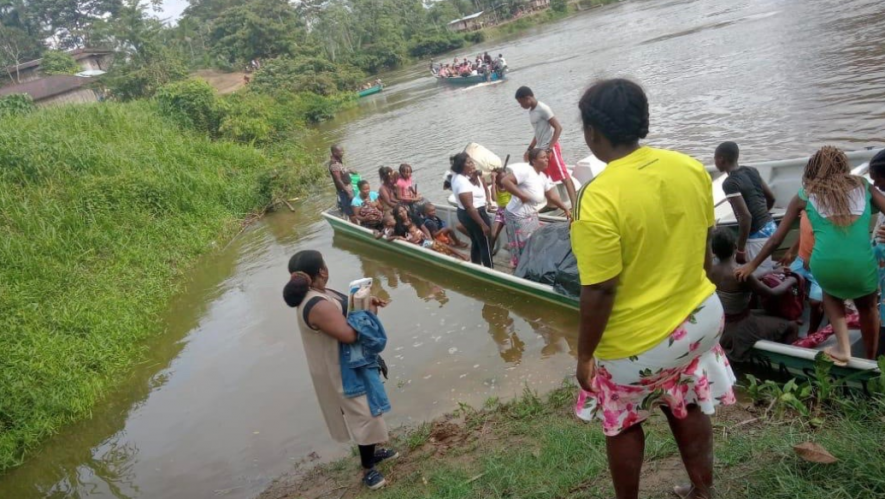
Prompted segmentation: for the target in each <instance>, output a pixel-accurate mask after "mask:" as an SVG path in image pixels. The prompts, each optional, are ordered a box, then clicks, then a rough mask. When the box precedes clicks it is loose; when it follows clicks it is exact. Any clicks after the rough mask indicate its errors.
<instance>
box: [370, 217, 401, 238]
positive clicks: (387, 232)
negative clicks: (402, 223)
mask: <svg viewBox="0 0 885 499" xmlns="http://www.w3.org/2000/svg"><path fill="white" fill-rule="evenodd" d="M382 237H383V238H384V239H387V240H388V241H393V240H394V239H396V220H395V219H394V218H393V214H392V213H387V214H386V215H384V217H383V218H382V219H381V230H376V231H375V239H381V238H382Z"/></svg>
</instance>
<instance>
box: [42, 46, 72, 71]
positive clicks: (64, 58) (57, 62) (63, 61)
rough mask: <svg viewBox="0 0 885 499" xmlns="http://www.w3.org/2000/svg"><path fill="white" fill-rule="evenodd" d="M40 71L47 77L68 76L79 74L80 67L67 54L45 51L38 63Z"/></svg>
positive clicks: (59, 51)
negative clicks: (47, 75)
mask: <svg viewBox="0 0 885 499" xmlns="http://www.w3.org/2000/svg"><path fill="white" fill-rule="evenodd" d="M40 69H41V70H42V71H43V72H44V73H46V74H49V75H69V74H75V73H79V72H80V65H79V64H77V61H75V60H74V58H73V57H71V55H70V54H68V53H67V52H63V51H61V50H47V51H46V52H45V53H44V54H43V60H42V61H40Z"/></svg>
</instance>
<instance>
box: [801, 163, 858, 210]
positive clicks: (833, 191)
mask: <svg viewBox="0 0 885 499" xmlns="http://www.w3.org/2000/svg"><path fill="white" fill-rule="evenodd" d="M802 186H803V187H804V188H805V192H806V194H807V195H808V197H809V198H811V196H814V201H815V204H817V207H818V210H819V211H824V212H829V213H832V214H833V215H831V216H830V217H829V220H830V221H831V222H832V223H833V224H834V225H836V226H838V227H845V226H847V225H850V224H851V223H852V222H853V221H854V218H853V217H852V216H851V202H850V201H851V197H850V195H851V192H852V191H854V190H855V189H857V188H858V187H863V186H864V184H863V180H861V178H860V177H857V176H855V175H852V174H851V165H850V164H849V163H848V157H847V156H845V153H844V152H842V150H841V149H838V148H836V147H833V146H824V147H822V148H820V150H819V151H817V152H816V153H814V156H812V157H811V159H809V160H808V164H806V165H805V173H804V174H803V175H802Z"/></svg>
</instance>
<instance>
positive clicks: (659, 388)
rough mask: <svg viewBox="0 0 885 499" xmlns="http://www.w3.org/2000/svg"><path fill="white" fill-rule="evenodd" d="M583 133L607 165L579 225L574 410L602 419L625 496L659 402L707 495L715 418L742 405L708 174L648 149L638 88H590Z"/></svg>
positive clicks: (585, 199) (634, 486) (585, 194)
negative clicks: (713, 238) (718, 273)
mask: <svg viewBox="0 0 885 499" xmlns="http://www.w3.org/2000/svg"><path fill="white" fill-rule="evenodd" d="M578 107H579V108H580V111H581V119H582V121H583V124H584V139H585V140H586V142H587V145H588V146H589V147H590V150H591V151H592V152H593V154H594V155H595V156H596V157H597V158H599V159H600V160H601V161H603V162H605V163H608V166H607V167H606V169H605V170H604V171H603V172H602V173H601V174H599V176H597V177H596V179H595V180H594V181H593V182H592V183H589V184H587V185H586V186H585V187H584V188H583V189H582V190H581V194H580V195H579V196H578V203H577V205H576V206H575V214H574V223H572V226H571V244H572V251H573V252H574V254H575V257H576V259H577V263H578V272H579V275H580V279H581V298H580V303H581V322H580V329H579V339H578V365H577V372H576V376H577V380H578V383H579V384H580V385H581V388H582V389H583V391H581V392H580V396H579V399H578V403H577V404H576V406H575V411H576V413H577V414H578V416H579V417H581V418H582V419H600V420H602V421H603V425H602V426H603V432H604V433H605V435H606V452H607V454H608V461H609V468H610V470H611V474H612V478H613V481H614V488H615V494H616V496H617V497H618V499H636V498H637V497H638V496H639V476H640V473H641V470H642V461H643V455H644V446H645V434H644V432H643V429H642V422H643V421H644V420H645V419H646V418H648V416H649V413H650V411H651V410H652V409H653V408H655V407H660V408H661V409H662V410H663V412H664V415H665V416H666V418H667V422H668V423H669V425H670V429H671V430H672V432H673V435H674V437H675V438H676V444H677V446H678V447H679V452H680V454H681V456H682V462H683V463H684V464H685V468H686V470H687V471H688V477H689V479H690V480H691V485H690V486H682V487H676V488H675V489H674V492H675V493H676V494H677V495H679V496H680V497H683V498H690V499H701V498H705V499H706V498H709V497H711V494H712V492H711V490H712V486H713V428H712V425H711V422H710V417H709V414H713V413H714V411H715V406H716V405H719V404H724V405H728V404H733V403H735V397H734V391H733V388H732V387H733V385H734V383H735V377H734V373H733V372H732V370H731V367H730V366H729V364H728V360H727V359H726V357H725V354H724V352H723V351H722V347H720V346H719V337H720V336H721V334H722V330H723V309H722V304H721V302H720V301H719V297H718V296H717V295H716V286H715V285H713V283H712V282H710V280H709V279H708V278H707V274H706V270H707V269H709V266H710V264H711V262H712V255H710V239H709V236H710V230H711V229H712V228H713V226H714V224H715V222H716V220H715V217H714V214H713V188H712V181H711V180H710V175H709V174H708V173H707V171H706V170H705V169H704V165H702V164H701V163H700V162H698V161H697V160H695V159H693V158H690V157H689V156H686V155H684V154H681V153H678V152H674V151H667V150H662V149H653V148H651V147H647V146H641V145H640V144H639V140H640V139H643V138H645V136H646V135H647V134H648V126H649V116H648V99H647V98H646V96H645V92H644V91H643V90H642V88H641V87H640V86H639V85H637V84H636V83H634V82H632V81H629V80H624V79H613V80H603V81H600V82H598V83H596V84H594V85H593V86H592V87H590V88H589V89H588V90H587V91H586V92H585V93H584V96H583V97H581V100H580V103H579V105H578Z"/></svg>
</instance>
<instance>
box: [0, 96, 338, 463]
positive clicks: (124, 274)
mask: <svg viewBox="0 0 885 499" xmlns="http://www.w3.org/2000/svg"><path fill="white" fill-rule="evenodd" d="M155 109H156V107H155V106H154V105H153V104H152V103H149V102H136V103H125V104H121V103H113V102H111V103H103V104H100V105H84V106H62V107H53V108H46V109H41V110H39V111H37V112H33V113H30V114H27V115H23V116H13V117H4V119H3V120H0V164H2V165H3V167H2V168H0V213H2V215H0V310H3V313H2V314H0V351H2V352H3V354H2V358H0V379H2V380H4V381H3V382H2V383H0V471H3V470H6V469H8V468H9V467H11V466H14V465H16V464H18V463H20V462H21V460H22V458H23V456H24V455H25V454H26V453H27V452H28V451H29V450H31V449H33V448H34V446H35V445H36V444H37V443H38V442H40V441H41V440H42V439H44V438H46V437H47V436H49V435H52V434H54V433H56V432H57V431H58V430H59V428H61V427H62V426H63V425H65V424H68V423H71V422H73V421H76V420H79V419H82V418H84V417H88V416H89V414H90V410H91V409H92V407H93V406H94V404H95V403H96V401H97V400H98V399H99V398H100V397H101V396H102V395H103V394H106V393H107V392H108V390H109V389H111V388H112V387H113V386H114V383H115V382H116V381H117V380H119V379H120V378H121V377H123V376H125V375H126V373H127V372H128V371H129V369H131V366H132V365H133V364H135V363H137V362H139V361H140V360H141V359H143V357H144V354H145V351H144V348H145V346H144V345H145V344H144V342H143V340H144V339H146V338H148V337H149V336H151V335H154V334H158V333H161V332H162V326H161V321H159V317H160V315H161V314H162V313H163V312H164V311H165V310H166V308H167V306H168V303H169V300H170V299H171V297H172V296H173V295H174V293H175V292H176V291H177V290H178V289H179V287H178V286H179V285H180V283H181V282H182V281H181V278H182V276H183V275H184V273H185V272H186V271H187V270H188V269H189V267H190V266H191V265H192V264H193V263H194V262H195V261H196V259H197V258H198V257H200V256H201V255H203V254H205V253H206V252H207V251H210V248H212V247H214V246H215V245H216V244H217V243H219V242H221V241H223V240H224V239H226V238H227V237H228V236H230V235H232V234H233V233H235V232H236V231H238V230H239V228H240V223H241V220H240V219H241V218H242V217H243V216H244V215H245V214H247V213H250V212H252V211H253V210H256V209H257V210H261V209H262V208H263V207H265V206H267V205H268V203H270V202H271V201H272V200H273V199H274V198H275V197H277V196H280V197H282V196H292V195H297V194H302V193H304V192H305V191H306V189H307V188H308V186H309V185H310V184H308V182H310V181H311V180H312V179H317V178H320V177H321V176H322V174H323V169H322V167H321V163H320V161H319V159H318V158H312V157H311V156H309V155H307V154H306V153H305V152H304V151H303V150H301V149H300V148H298V147H296V146H290V147H288V148H287V149H285V150H280V152H279V153H271V152H265V151H260V150H257V149H254V148H250V147H243V146H239V145H236V144H231V143H229V142H223V141H220V142H213V141H211V140H209V139H207V138H206V137H205V136H204V135H202V134H199V133H196V132H189V131H186V130H185V131H182V130H181V129H180V128H177V127H174V126H169V122H168V120H167V119H165V118H163V117H161V116H159V115H158V114H157V113H156V111H155ZM282 189H286V190H285V191H284V190H282Z"/></svg>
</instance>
